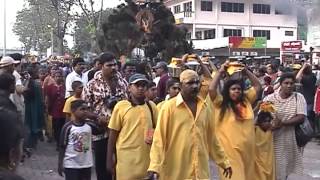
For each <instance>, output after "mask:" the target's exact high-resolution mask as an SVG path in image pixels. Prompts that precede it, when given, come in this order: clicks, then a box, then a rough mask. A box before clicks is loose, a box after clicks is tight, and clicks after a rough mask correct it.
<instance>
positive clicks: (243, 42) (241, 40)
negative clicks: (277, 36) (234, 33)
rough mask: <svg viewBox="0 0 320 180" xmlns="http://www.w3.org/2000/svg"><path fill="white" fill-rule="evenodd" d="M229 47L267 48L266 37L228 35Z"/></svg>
mask: <svg viewBox="0 0 320 180" xmlns="http://www.w3.org/2000/svg"><path fill="white" fill-rule="evenodd" d="M229 47H230V48H243V49H251V48H257V49H258V48H267V38H266V37H229Z"/></svg>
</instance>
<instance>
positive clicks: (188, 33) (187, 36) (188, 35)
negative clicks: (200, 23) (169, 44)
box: [186, 32, 191, 40]
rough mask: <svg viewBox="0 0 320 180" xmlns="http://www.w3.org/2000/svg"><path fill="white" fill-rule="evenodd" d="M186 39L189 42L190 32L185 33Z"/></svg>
mask: <svg viewBox="0 0 320 180" xmlns="http://www.w3.org/2000/svg"><path fill="white" fill-rule="evenodd" d="M186 39H187V40H191V32H187V34H186Z"/></svg>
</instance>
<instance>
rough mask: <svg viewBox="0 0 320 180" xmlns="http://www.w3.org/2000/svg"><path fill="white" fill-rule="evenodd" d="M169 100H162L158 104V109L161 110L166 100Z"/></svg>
mask: <svg viewBox="0 0 320 180" xmlns="http://www.w3.org/2000/svg"><path fill="white" fill-rule="evenodd" d="M167 101H168V100H164V101H161V102H159V103H158V104H157V109H158V111H160V109H161V108H162V106H163V105H164V103H165V102H167Z"/></svg>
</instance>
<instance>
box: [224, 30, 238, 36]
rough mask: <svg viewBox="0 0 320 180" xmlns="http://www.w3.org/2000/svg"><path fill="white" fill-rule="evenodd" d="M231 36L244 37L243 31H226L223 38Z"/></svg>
mask: <svg viewBox="0 0 320 180" xmlns="http://www.w3.org/2000/svg"><path fill="white" fill-rule="evenodd" d="M229 36H242V30H241V29H224V30H223V37H229Z"/></svg>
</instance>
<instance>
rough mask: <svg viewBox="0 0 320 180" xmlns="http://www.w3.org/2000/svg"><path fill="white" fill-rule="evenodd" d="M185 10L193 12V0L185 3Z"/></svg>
mask: <svg viewBox="0 0 320 180" xmlns="http://www.w3.org/2000/svg"><path fill="white" fill-rule="evenodd" d="M183 10H184V12H192V2H187V3H183Z"/></svg>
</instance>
